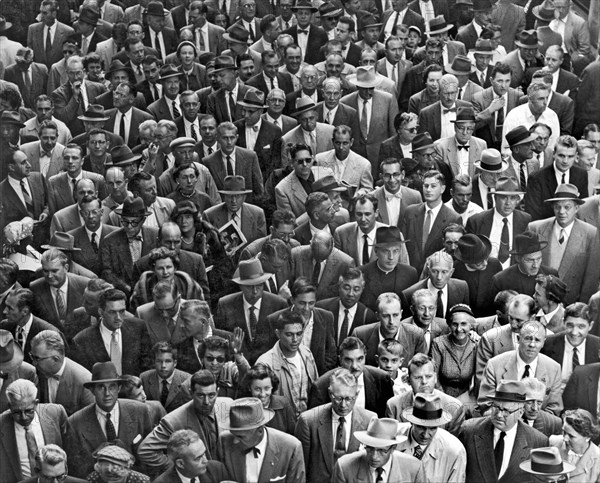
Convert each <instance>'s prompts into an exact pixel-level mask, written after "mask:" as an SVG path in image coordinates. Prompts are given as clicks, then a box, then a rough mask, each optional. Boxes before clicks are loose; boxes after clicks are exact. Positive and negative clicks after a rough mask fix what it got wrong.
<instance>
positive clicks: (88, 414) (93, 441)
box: [77, 404, 122, 449]
mask: <svg viewBox="0 0 600 483" xmlns="http://www.w3.org/2000/svg"><path fill="white" fill-rule="evenodd" d="M119 409H121V408H119ZM121 412H122V410H121ZM121 420H122V416H120V419H119V436H120V435H121V426H122V423H121ZM80 421H81V422H82V423H83V424H82V425H80V427H79V428H78V430H77V432H78V434H79V435H80V436H81V437H82V438H83V439H84V440H86V441H87V443H88V447H89V448H93V449H96V448H97V447H98V446H100V445H101V444H102V443H104V442H106V437H105V436H104V433H103V432H102V428H101V427H100V423H99V422H98V418H97V417H96V405H95V404H91V405H90V406H88V407H86V408H84V409H82V410H81V419H80Z"/></svg>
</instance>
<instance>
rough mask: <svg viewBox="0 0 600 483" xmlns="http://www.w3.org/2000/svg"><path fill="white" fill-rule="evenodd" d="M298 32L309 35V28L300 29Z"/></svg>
mask: <svg viewBox="0 0 600 483" xmlns="http://www.w3.org/2000/svg"><path fill="white" fill-rule="evenodd" d="M298 33H299V34H304V35H308V30H304V29H298Z"/></svg>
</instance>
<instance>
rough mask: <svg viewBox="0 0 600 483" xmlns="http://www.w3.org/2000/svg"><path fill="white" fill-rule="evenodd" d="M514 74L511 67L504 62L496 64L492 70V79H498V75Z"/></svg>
mask: <svg viewBox="0 0 600 483" xmlns="http://www.w3.org/2000/svg"><path fill="white" fill-rule="evenodd" d="M498 73H500V74H504V75H506V74H512V68H511V66H510V65H508V64H505V63H503V62H496V65H495V66H494V67H493V68H492V74H491V75H490V77H491V78H492V79H493V78H494V77H496V74H498Z"/></svg>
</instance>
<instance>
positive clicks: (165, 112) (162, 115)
mask: <svg viewBox="0 0 600 483" xmlns="http://www.w3.org/2000/svg"><path fill="white" fill-rule="evenodd" d="M146 110H147V111H148V112H149V113H150V114H151V115H152V117H153V118H154V119H155V120H156V121H160V120H161V119H167V120H169V121H174V120H175V118H174V117H173V114H171V110H170V109H169V106H168V105H167V98H166V97H165V96H162V97H161V98H160V99H159V100H158V101H154V102H153V103H152V104H150V105H149V106H148V107H147V108H146ZM107 122H108V121H107Z"/></svg>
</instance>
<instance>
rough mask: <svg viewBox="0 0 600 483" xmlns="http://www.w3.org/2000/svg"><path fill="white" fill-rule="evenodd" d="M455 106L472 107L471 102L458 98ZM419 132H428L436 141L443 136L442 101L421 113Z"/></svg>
mask: <svg viewBox="0 0 600 483" xmlns="http://www.w3.org/2000/svg"><path fill="white" fill-rule="evenodd" d="M454 107H456V108H459V107H471V103H470V102H467V101H461V100H460V99H457V100H456V102H455V103H454ZM419 132H428V133H429V134H431V137H432V138H433V140H434V141H437V140H438V139H440V137H441V136H442V103H441V101H437V102H436V103H434V104H431V106H427V107H425V108H424V109H423V110H422V111H421V112H420V113H419Z"/></svg>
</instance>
